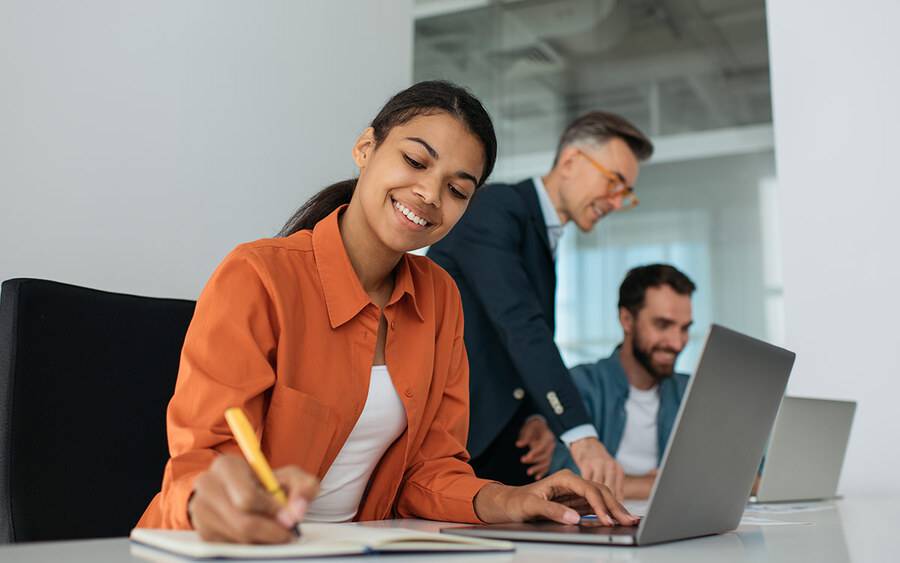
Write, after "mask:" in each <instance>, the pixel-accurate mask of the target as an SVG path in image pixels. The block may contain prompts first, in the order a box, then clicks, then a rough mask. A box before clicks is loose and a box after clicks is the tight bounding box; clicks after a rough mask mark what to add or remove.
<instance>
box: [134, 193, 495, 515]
mask: <svg viewBox="0 0 900 563" xmlns="http://www.w3.org/2000/svg"><path fill="white" fill-rule="evenodd" d="M341 210H342V209H338V210H335V211H334V212H333V213H332V214H331V215H329V216H328V217H326V218H325V219H323V220H322V221H321V222H319V223H318V224H317V225H316V227H315V228H314V229H313V230H312V231H308V230H307V231H300V232H298V233H295V234H294V235H291V236H290V237H286V238H277V239H264V240H259V241H256V242H252V243H248V244H243V245H240V246H238V247H237V248H236V249H235V250H234V251H232V252H231V254H229V255H228V257H227V258H225V260H224V261H223V262H222V264H220V265H219V267H218V268H217V269H216V271H215V273H214V274H213V275H212V277H211V278H210V280H209V282H208V283H207V285H206V287H205V288H204V290H203V293H202V294H201V296H200V299H199V301H198V302H197V309H196V312H195V313H194V318H193V320H192V321H191V325H190V328H189V329H188V332H187V336H186V338H185V342H184V348H183V350H182V353H181V364H180V367H179V372H178V381H177V383H176V385H175V393H174V395H173V397H172V400H171V402H170V403H169V409H168V413H167V422H168V437H169V450H170V455H171V459H170V460H169V462H168V464H167V465H166V469H165V474H164V476H163V483H162V491H161V492H160V493H159V494H157V495H156V496H155V497H154V498H153V500H152V501H151V503H150V506H149V507H148V508H147V510H146V512H145V513H144V515H143V517H141V520H140V522H139V523H138V526H139V527H153V528H181V529H185V528H190V522H189V520H188V513H187V501H188V498H189V496H190V494H191V491H192V490H193V482H194V479H195V478H196V477H197V475H198V474H200V473H201V472H203V471H205V470H206V469H207V468H208V467H209V465H210V464H211V463H212V461H213V459H214V458H215V456H216V455H218V454H220V453H223V452H231V453H238V451H239V450H238V448H237V444H236V443H235V441H234V439H233V438H232V435H231V432H230V431H229V430H228V425H227V424H226V422H225V418H224V416H223V413H224V412H225V409H226V408H228V407H232V406H239V407H242V408H243V409H244V411H245V412H246V413H247V416H248V417H249V419H250V421H251V423H252V424H253V425H254V427H255V428H256V429H257V432H258V434H259V436H260V439H261V441H262V449H263V452H264V453H265V454H266V456H267V457H268V458H269V461H270V463H271V465H272V466H273V467H276V468H277V467H280V466H283V465H291V464H293V465H297V466H299V467H300V468H302V469H303V470H305V471H307V472H309V473H311V474H315V475H317V476H318V477H319V479H321V478H322V477H323V476H324V475H325V472H326V471H328V468H329V466H330V465H331V463H332V462H333V461H334V458H335V457H336V456H337V454H338V451H340V449H341V447H342V446H343V444H344V442H345V441H346V440H347V437H348V436H349V435H350V431H351V430H353V426H354V425H355V423H356V420H357V418H358V417H359V415H360V413H361V412H362V409H363V406H364V405H365V402H366V395H367V393H368V389H369V376H370V373H371V366H372V360H373V358H374V357H375V337H376V331H377V329H378V319H379V310H378V307H376V306H375V305H374V304H373V303H372V302H371V300H370V299H369V296H368V295H367V294H366V292H365V291H364V290H363V288H362V285H361V284H360V282H359V279H358V278H357V276H356V273H355V271H354V270H353V267H352V266H351V264H350V260H349V258H348V256H347V253H346V250H345V249H344V244H343V241H342V240H341V235H340V231H339V228H338V214H339V213H340V211H341ZM384 316H385V318H386V320H387V324H388V331H387V342H386V344H385V350H384V354H385V363H386V364H387V366H388V370H389V371H390V375H391V379H392V380H393V383H394V387H395V388H396V390H397V393H398V395H399V396H400V399H401V400H402V402H403V408H404V410H405V411H406V419H407V429H406V430H405V431H404V433H403V434H402V435H401V436H400V438H398V439H397V441H396V442H394V443H393V444H392V445H391V446H390V447H389V448H388V450H387V452H386V453H385V454H384V456H383V457H382V458H381V461H380V462H379V463H378V465H377V466H376V468H375V471H374V472H373V474H372V477H371V478H370V481H369V486H368V489H367V491H366V493H365V494H364V495H363V498H362V502H361V503H360V507H359V511H358V513H357V516H356V519H357V520H375V519H383V518H392V517H401V518H402V517H421V518H428V519H432V520H450V521H458V522H473V523H477V522H479V520H478V517H477V516H476V515H475V510H474V506H473V502H472V501H473V498H474V496H475V494H476V493H477V492H478V491H479V490H480V489H481V487H483V486H484V485H485V484H486V483H488V481H484V480H481V479H478V478H477V477H475V475H474V474H473V472H472V469H471V468H470V466H469V465H468V464H467V463H466V461H467V460H468V453H467V452H466V449H465V443H466V436H467V431H468V421H469V368H468V362H467V360H466V351H465V347H464V345H463V318H462V305H461V303H460V298H459V292H458V291H457V289H456V285H455V284H454V283H453V281H452V280H451V278H450V276H449V275H448V274H447V273H446V272H444V270H442V269H441V268H440V267H438V266H437V265H435V264H434V263H433V262H432V261H431V260H429V259H428V258H425V257H423V256H415V255H410V254H406V255H404V256H403V258H402V259H401V261H400V264H399V266H398V267H397V271H396V278H395V285H394V291H393V294H392V295H391V298H390V300H389V302H388V304H387V305H386V306H385V308H384Z"/></svg>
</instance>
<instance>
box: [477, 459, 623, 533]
mask: <svg viewBox="0 0 900 563" xmlns="http://www.w3.org/2000/svg"><path fill="white" fill-rule="evenodd" d="M474 505H475V513H476V514H477V515H478V517H479V518H480V519H481V520H482V521H483V522H485V523H487V524H499V523H504V522H525V521H528V520H540V519H546V520H552V521H554V522H559V523H560V524H578V523H579V522H580V520H581V516H582V515H585V514H596V515H597V519H598V520H599V521H600V522H602V523H603V524H606V525H607V526H615V525H617V524H618V525H623V526H634V525H636V524H637V523H638V522H639V519H638V518H637V517H635V516H632V515H631V514H630V513H629V512H628V511H627V510H626V509H625V507H624V506H622V504H621V503H620V502H619V501H617V500H616V499H615V497H614V496H613V494H612V492H611V491H610V490H609V489H608V488H607V487H606V486H604V485H600V484H598V483H593V482H591V481H587V480H585V479H582V478H581V477H579V476H578V475H575V474H574V473H572V472H571V471H569V470H568V469H563V470H562V471H558V472H556V473H554V474H553V475H550V476H549V477H545V478H544V479H541V480H540V481H537V482H535V483H531V484H529V485H523V486H521V487H510V486H507V485H501V484H500V483H490V484H488V485H485V486H484V487H482V489H481V490H480V491H478V494H476V495H475V500H474Z"/></svg>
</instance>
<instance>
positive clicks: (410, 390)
mask: <svg viewBox="0 0 900 563" xmlns="http://www.w3.org/2000/svg"><path fill="white" fill-rule="evenodd" d="M404 394H405V395H406V396H407V397H412V396H413V391H412V389H409V388H407V389H406V391H405V392H404Z"/></svg>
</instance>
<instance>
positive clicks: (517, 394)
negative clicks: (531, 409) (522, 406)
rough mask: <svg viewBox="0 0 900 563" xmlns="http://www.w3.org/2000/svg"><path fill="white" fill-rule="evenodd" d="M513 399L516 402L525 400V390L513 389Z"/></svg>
mask: <svg viewBox="0 0 900 563" xmlns="http://www.w3.org/2000/svg"><path fill="white" fill-rule="evenodd" d="M513 398H515V400H517V401H521V400H522V399H524V398H525V390H524V389H522V388H521V387H516V388H515V389H513Z"/></svg>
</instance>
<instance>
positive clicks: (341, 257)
mask: <svg viewBox="0 0 900 563" xmlns="http://www.w3.org/2000/svg"><path fill="white" fill-rule="evenodd" d="M346 208H347V204H344V205H342V206H340V207H338V208H337V209H335V210H334V211H332V212H331V214H330V215H328V216H327V217H325V218H324V219H322V220H321V221H319V222H318V223H316V226H315V227H314V228H313V234H312V245H313V254H314V255H315V257H316V269H317V270H318V271H319V279H320V280H321V281H322V291H323V293H324V294H325V306H326V307H327V309H328V320H329V321H330V322H331V328H337V327H339V326H341V325H342V324H344V323H346V322H347V321H349V320H350V319H352V318H353V317H355V316H356V315H357V314H359V312H360V311H362V310H363V309H364V308H365V307H366V305H368V304H369V303H371V302H372V300H371V299H369V295H368V294H367V293H366V291H365V290H364V289H363V287H362V284H361V283H360V282H359V278H358V277H357V276H356V271H355V270H354V269H353V265H352V264H351V263H350V257H349V256H347V249H346V248H344V241H343V239H342V238H341V230H340V227H339V225H338V217H339V215H340V214H341V213H342V212H343V211H344V209H346ZM415 281H416V280H414V279H413V272H412V269H411V268H410V265H409V257H408V256H407V255H406V254H404V255H403V257H402V258H401V259H400V263H399V264H398V265H397V269H396V278H395V280H394V291H393V293H392V294H391V298H390V300H389V301H388V305H393V304H394V303H397V302H398V301H400V300H401V299H403V298H404V296H408V301H409V302H410V303H411V305H412V308H413V310H414V311H415V313H416V316H417V317H418V318H419V320H420V321H422V322H424V321H425V317H423V316H422V312H421V311H420V310H419V304H418V302H416V287H415Z"/></svg>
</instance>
